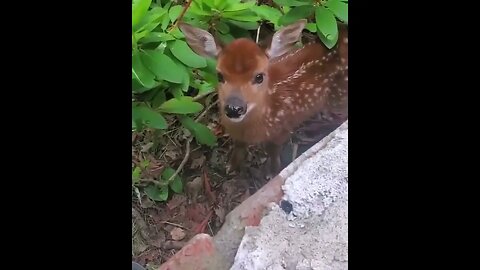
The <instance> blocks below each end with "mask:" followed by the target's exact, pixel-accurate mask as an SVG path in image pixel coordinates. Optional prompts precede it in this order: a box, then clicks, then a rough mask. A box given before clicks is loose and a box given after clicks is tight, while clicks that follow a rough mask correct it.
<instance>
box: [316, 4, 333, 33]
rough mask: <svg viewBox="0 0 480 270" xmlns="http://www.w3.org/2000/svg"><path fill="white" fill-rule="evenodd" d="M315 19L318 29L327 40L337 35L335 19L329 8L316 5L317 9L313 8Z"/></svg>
mask: <svg viewBox="0 0 480 270" xmlns="http://www.w3.org/2000/svg"><path fill="white" fill-rule="evenodd" d="M315 20H316V23H317V29H318V31H320V32H321V33H322V34H323V35H324V36H325V37H326V38H327V40H333V39H334V38H335V35H338V26H337V20H336V19H335V16H334V15H333V13H332V12H331V11H330V10H328V9H326V8H325V7H322V6H319V7H317V9H315ZM337 38H338V37H337Z"/></svg>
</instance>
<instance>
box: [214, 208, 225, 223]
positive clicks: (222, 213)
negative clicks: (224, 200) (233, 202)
mask: <svg viewBox="0 0 480 270" xmlns="http://www.w3.org/2000/svg"><path fill="white" fill-rule="evenodd" d="M215 215H217V217H218V219H219V220H220V222H221V223H223V222H224V221H225V215H226V211H225V208H223V207H220V206H219V207H217V208H215Z"/></svg>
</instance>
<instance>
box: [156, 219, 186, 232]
mask: <svg viewBox="0 0 480 270" xmlns="http://www.w3.org/2000/svg"><path fill="white" fill-rule="evenodd" d="M162 223H164V224H168V225H172V226H175V227H179V228H182V229H184V230H187V231H190V229H189V228H186V227H184V226H182V225H180V224H177V223H173V222H169V221H162Z"/></svg>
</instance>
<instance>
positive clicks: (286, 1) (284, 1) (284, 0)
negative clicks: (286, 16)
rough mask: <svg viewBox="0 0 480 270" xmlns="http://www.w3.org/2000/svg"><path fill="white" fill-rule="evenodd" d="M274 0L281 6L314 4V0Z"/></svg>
mask: <svg viewBox="0 0 480 270" xmlns="http://www.w3.org/2000/svg"><path fill="white" fill-rule="evenodd" d="M273 2H275V3H276V4H278V5H280V6H290V7H294V6H307V5H313V0H310V1H304V2H301V1H296V0H273Z"/></svg>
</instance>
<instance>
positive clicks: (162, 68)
mask: <svg viewBox="0 0 480 270" xmlns="http://www.w3.org/2000/svg"><path fill="white" fill-rule="evenodd" d="M142 60H143V62H144V63H145V66H147V67H148V69H149V70H150V71H151V72H153V73H154V74H155V75H156V76H157V78H158V79H160V80H165V81H169V82H173V83H181V82H182V81H183V70H182V69H180V68H178V66H177V65H176V64H175V62H173V60H172V59H170V57H168V56H167V55H165V54H163V53H162V52H161V51H158V50H146V51H145V53H143V57H142Z"/></svg>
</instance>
